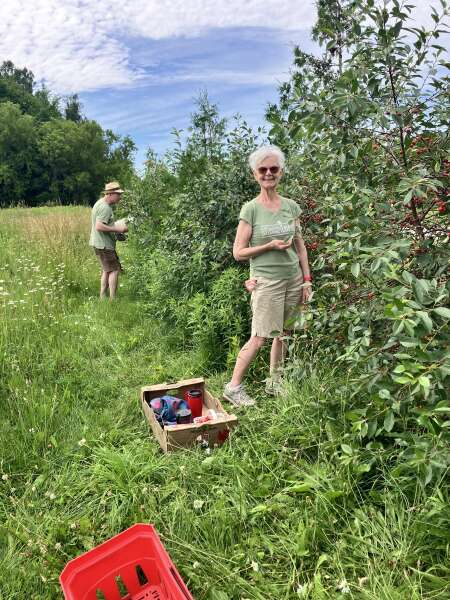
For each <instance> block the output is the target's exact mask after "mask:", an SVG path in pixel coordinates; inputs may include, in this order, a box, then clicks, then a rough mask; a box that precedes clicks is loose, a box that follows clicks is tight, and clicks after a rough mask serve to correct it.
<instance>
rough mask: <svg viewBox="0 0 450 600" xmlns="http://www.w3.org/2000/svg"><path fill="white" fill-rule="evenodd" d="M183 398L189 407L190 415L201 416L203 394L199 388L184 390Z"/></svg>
mask: <svg viewBox="0 0 450 600" xmlns="http://www.w3.org/2000/svg"><path fill="white" fill-rule="evenodd" d="M184 399H185V400H186V402H187V405H188V406H189V408H190V409H191V413H192V417H193V418H195V417H201V416H202V408H203V394H202V391H201V390H186V392H185V393H184Z"/></svg>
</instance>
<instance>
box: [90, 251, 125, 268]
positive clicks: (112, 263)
mask: <svg viewBox="0 0 450 600" xmlns="http://www.w3.org/2000/svg"><path fill="white" fill-rule="evenodd" d="M94 251H95V254H96V256H97V258H98V260H99V262H100V264H101V266H102V271H106V272H107V273H109V272H111V271H121V270H122V265H121V264H120V261H119V257H118V256H117V252H116V251H115V250H109V249H108V248H102V249H100V248H94Z"/></svg>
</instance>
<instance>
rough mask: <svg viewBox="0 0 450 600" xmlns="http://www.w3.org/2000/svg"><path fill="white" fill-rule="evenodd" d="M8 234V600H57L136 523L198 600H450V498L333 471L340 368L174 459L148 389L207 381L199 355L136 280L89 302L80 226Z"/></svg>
mask: <svg viewBox="0 0 450 600" xmlns="http://www.w3.org/2000/svg"><path fill="white" fill-rule="evenodd" d="M0 224H1V226H0V241H1V244H0V280H1V283H0V288H1V289H0V309H1V311H2V319H1V325H0V352H1V366H0V375H1V382H0V410H1V414H2V419H1V421H0V436H1V438H0V439H1V445H0V471H1V473H0V477H1V481H0V524H1V525H0V527H1V529H0V598H2V600H3V599H5V600H6V599H8V600H9V599H17V600H19V599H20V600H22V599H23V598H34V599H36V600H37V599H39V600H42V599H53V598H55V599H57V598H61V597H62V594H61V591H60V588H59V585H58V575H59V573H60V571H61V570H62V568H63V566H64V564H65V563H66V562H67V561H68V560H69V559H71V558H73V557H74V556H76V555H78V554H80V553H81V552H83V551H86V550H88V549H90V548H92V547H93V546H95V545H96V544H98V543H100V542H101V541H103V540H105V539H107V538H108V537H110V536H112V535H114V534H116V533H118V532H119V531H121V530H123V529H125V528H126V527H128V526H130V525H131V524H133V523H135V522H153V523H155V525H156V527H157V529H158V531H159V532H160V533H161V535H162V538H163V540H164V543H165V544H166V547H167V548H168V550H169V552H170V554H171V556H172V558H173V560H174V561H175V563H176V565H177V567H178V568H179V569H180V571H181V573H182V575H183V577H184V579H185V580H186V582H187V583H188V586H189V588H190V589H191V590H192V593H193V594H194V596H195V597H196V598H198V599H199V600H207V599H208V600H228V599H233V600H234V599H235V600H238V599H240V600H244V599H252V600H263V599H271V600H282V599H293V598H297V599H298V598H306V599H311V600H312V599H314V600H318V599H322V598H330V599H339V598H358V599H367V600H369V599H370V600H384V599H386V600H391V599H397V598H398V599H399V600H400V599H402V600H403V599H404V598H410V599H416V598H417V599H419V598H430V599H431V598H436V599H437V598H440V599H444V598H448V597H449V593H450V589H449V586H448V583H447V581H448V574H449V572H448V567H447V565H448V564H449V561H448V558H449V556H448V553H449V550H448V547H449V538H448V531H449V525H450V509H449V503H448V496H447V491H446V490H447V488H446V487H445V486H444V483H443V482H442V483H441V484H440V485H438V486H436V487H435V488H433V489H432V490H428V491H427V492H425V491H424V490H421V489H420V488H419V487H417V490H416V493H415V494H413V495H412V496H411V494H408V495H405V494H404V493H403V489H402V486H401V485H400V483H399V482H398V481H396V480H389V479H387V478H383V476H382V472H381V471H379V472H378V475H377V476H376V477H374V476H372V475H370V476H369V475H367V476H365V475H364V474H362V475H361V476H357V475H356V474H355V473H354V472H353V471H352V470H351V469H350V468H349V466H348V465H347V464H344V463H342V462H340V461H339V460H338V458H337V456H336V454H335V449H336V448H337V446H338V445H339V444H340V441H341V440H340V439H339V435H340V434H339V431H340V429H339V428H340V426H341V423H343V422H344V421H345V395H342V392H341V391H339V390H342V389H345V386H346V382H345V378H343V377H342V375H340V374H339V373H337V372H335V371H334V370H333V369H332V367H331V366H330V365H316V367H315V369H311V370H310V371H309V374H308V377H306V378H305V379H303V382H302V384H301V385H294V384H291V385H289V386H288V387H287V388H286V394H285V395H284V396H283V397H282V398H281V399H278V400H276V399H268V398H267V397H265V396H264V395H263V394H262V392H261V390H260V389H259V388H258V387H255V389H254V392H255V394H256V395H257V397H258V399H259V407H258V408H257V409H255V410H253V411H251V412H248V413H247V414H243V415H241V418H240V424H239V427H238V429H237V431H236V433H235V435H234V436H233V437H232V439H231V440H230V441H229V443H227V444H226V445H225V446H223V447H222V448H221V449H218V450H213V451H212V452H211V453H207V452H206V451H204V450H200V449H198V450H192V451H186V452H183V453H180V454H174V455H170V456H164V455H162V454H161V452H160V450H159V447H158V446H157V444H156V442H155V441H154V439H152V437H151V436H150V435H149V432H148V429H147V426H146V424H145V422H144V419H143V416H142V414H141V412H140V409H139V405H138V391H139V388H140V386H141V385H143V384H147V383H153V382H158V381H165V380H174V379H177V378H182V377H189V376H193V375H199V374H201V373H199V365H200V364H201V361H202V357H201V355H200V354H197V353H196V352H191V353H188V352H185V351H183V349H182V348H180V347H177V346H176V345H175V344H174V341H173V340H174V336H173V335H172V336H171V338H170V339H171V341H170V343H169V342H168V338H166V336H165V335H164V333H163V332H162V331H161V329H160V327H159V325H158V323H154V322H152V321H149V320H148V318H147V317H145V316H144V312H143V311H141V309H140V306H139V304H138V303H136V302H135V300H134V299H133V298H132V297H131V296H129V295H128V293H127V289H126V279H124V281H125V285H124V287H122V288H121V289H120V294H119V299H118V300H117V301H116V302H115V303H109V302H100V301H99V300H98V299H97V287H98V266H97V264H96V262H95V258H94V257H93V256H92V255H91V252H90V251H89V248H88V247H87V235H88V230H89V211H88V210H87V209H81V208H72V209H51V210H39V211H37V210H35V209H33V210H23V209H22V210H13V211H9V210H8V211H1V212H0ZM122 253H123V254H124V255H125V256H124V258H125V260H124V262H125V266H126V252H125V249H124V250H123V252H122ZM224 378H225V375H220V374H218V375H215V376H213V377H211V379H210V382H209V385H210V386H211V388H212V390H213V391H214V392H215V393H217V394H219V393H220V390H221V386H222V384H223V380H224ZM339 394H341V396H339ZM337 396H339V397H340V398H341V399H340V401H339V402H338V403H337V405H338V406H339V407H340V408H338V409H336V397H337ZM330 406H333V407H334V409H333V411H331V410H330V409H329V407H330Z"/></svg>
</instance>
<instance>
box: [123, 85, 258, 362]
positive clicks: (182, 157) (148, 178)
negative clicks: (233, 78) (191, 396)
mask: <svg viewBox="0 0 450 600" xmlns="http://www.w3.org/2000/svg"><path fill="white" fill-rule="evenodd" d="M261 133H262V132H258V134H259V135H260V134H261ZM205 136H206V137H205ZM179 139H180V138H179V137H177V140H178V143H177V145H176V147H175V150H174V151H173V153H171V154H170V155H169V156H168V157H166V161H165V162H163V161H159V160H158V159H156V157H155V156H154V155H152V154H151V153H150V154H149V160H148V162H147V169H146V173H145V175H144V177H143V179H142V180H135V181H134V183H133V187H132V190H131V193H130V194H127V195H126V196H125V198H124V203H123V207H122V210H123V211H124V212H125V213H128V214H130V215H131V219H132V223H133V226H132V227H133V228H132V232H131V235H130V245H131V247H132V252H133V256H134V265H133V266H131V267H130V275H131V277H132V279H133V281H134V285H135V289H139V290H140V291H144V299H145V302H146V303H147V304H148V306H149V310H150V311H151V312H152V314H155V315H158V316H160V317H161V318H163V319H165V320H166V322H168V323H170V324H171V325H172V326H173V325H174V324H176V329H177V331H178V334H179V335H182V336H184V339H185V341H186V343H189V344H191V345H194V346H195V347H196V348H199V349H202V352H203V356H204V361H205V363H204V364H205V367H220V366H224V365H225V364H226V361H227V360H228V359H227V357H228V356H229V353H233V352H234V351H235V350H236V344H237V343H239V340H240V341H242V339H243V337H242V336H245V335H246V334H247V333H248V325H247V322H246V320H247V318H248V309H247V303H248V300H247V299H246V298H245V294H244V288H243V281H244V279H245V278H246V277H245V271H246V270H244V269H242V270H241V268H239V267H236V266H235V261H234V259H233V257H232V254H231V252H230V249H231V247H232V244H233V240H234V235H235V231H236V226H237V216H238V214H239V210H240V207H241V206H242V204H243V203H244V202H246V201H247V200H250V199H251V198H252V197H254V196H255V195H256V187H255V184H254V181H253V179H252V177H251V174H250V172H249V168H248V165H247V157H248V154H249V153H250V151H251V150H253V148H254V145H255V141H256V137H255V135H254V134H253V132H252V131H251V130H250V128H249V127H248V126H247V125H246V123H245V122H243V121H242V120H240V119H237V120H236V123H235V127H234V128H233V129H232V130H231V131H228V132H225V123H224V121H223V120H222V119H220V118H219V116H218V112H217V108H216V107H215V106H211V105H210V104H209V102H208V101H207V98H206V97H205V96H201V98H200V100H199V112H198V113H196V114H194V115H193V116H192V127H191V134H190V136H188V138H187V140H186V142H185V144H184V145H182V144H181V142H180V141H179ZM205 140H206V141H205ZM217 306H221V307H222V308H221V309H220V310H217ZM244 323H245V324H244ZM237 340H238V341H237Z"/></svg>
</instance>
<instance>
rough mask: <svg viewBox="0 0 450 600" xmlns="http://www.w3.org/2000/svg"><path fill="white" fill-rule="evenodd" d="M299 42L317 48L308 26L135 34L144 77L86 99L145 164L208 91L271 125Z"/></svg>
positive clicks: (229, 108) (228, 113) (223, 108)
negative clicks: (271, 110) (270, 114)
mask: <svg viewBox="0 0 450 600" xmlns="http://www.w3.org/2000/svg"><path fill="white" fill-rule="evenodd" d="M294 43H300V44H301V45H302V47H304V48H305V47H306V48H308V49H311V48H312V47H313V44H312V42H310V41H309V35H308V33H307V32H298V33H296V34H295V35H293V34H291V33H289V34H286V33H285V32H282V31H279V30H273V29H270V28H258V27H253V28H249V27H247V28H242V29H240V28H226V29H212V30H209V31H207V32H205V33H204V34H202V35H200V36H198V37H196V38H194V39H189V38H173V39H167V40H145V39H135V40H129V41H128V46H129V47H130V49H131V54H132V56H133V60H134V62H135V66H136V68H138V69H140V70H141V71H142V70H143V71H144V72H143V73H142V72H141V75H142V78H141V79H140V81H139V82H138V83H137V84H136V85H135V86H133V87H132V88H131V89H130V88H129V87H128V86H127V87H123V88H119V89H113V90H99V91H89V92H83V93H81V94H80V98H81V101H82V102H83V105H84V110H85V113H86V114H87V115H89V117H91V118H94V119H96V120H98V121H99V122H100V123H101V124H102V125H103V126H105V127H109V128H111V129H113V130H114V131H116V132H118V133H123V134H129V135H131V136H132V138H133V139H134V140H135V141H136V144H137V145H138V147H139V152H138V156H137V163H138V164H139V163H141V162H142V158H143V156H144V154H145V150H146V149H147V148H148V147H152V148H153V149H154V150H156V151H157V152H158V153H160V154H162V153H164V151H165V150H166V149H167V148H168V147H169V146H170V145H171V143H172V141H171V140H172V136H171V133H170V132H171V130H172V128H177V129H183V130H185V129H186V128H187V127H188V125H189V116H190V114H191V113H192V112H193V111H194V110H195V99H196V98H197V97H198V95H199V93H200V91H202V90H207V91H208V95H209V98H210V100H211V101H212V102H214V103H215V104H217V105H218V106H219V110H220V113H221V115H223V116H225V117H227V118H232V117H233V116H234V115H235V114H237V113H239V114H240V115H242V117H243V118H244V119H245V120H246V121H247V122H248V123H249V124H250V125H252V126H254V127H257V126H259V125H263V124H264V123H265V121H264V111H265V107H266V106H267V104H268V103H269V102H273V101H276V99H277V89H278V85H279V83H280V82H282V81H284V80H286V79H287V78H288V74H289V68H290V66H291V63H292V47H293V44H294ZM268 45H269V46H270V50H269V51H267V46H268Z"/></svg>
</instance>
